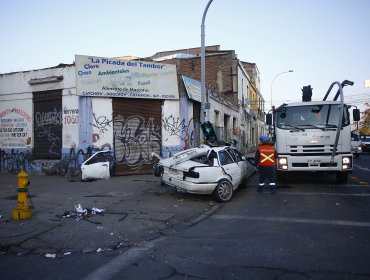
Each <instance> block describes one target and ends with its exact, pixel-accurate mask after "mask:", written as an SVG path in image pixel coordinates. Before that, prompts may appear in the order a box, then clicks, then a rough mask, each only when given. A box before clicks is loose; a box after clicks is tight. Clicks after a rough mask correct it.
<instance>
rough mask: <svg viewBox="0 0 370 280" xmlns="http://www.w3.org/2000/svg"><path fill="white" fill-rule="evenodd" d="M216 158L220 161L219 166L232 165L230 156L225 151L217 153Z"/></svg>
mask: <svg viewBox="0 0 370 280" xmlns="http://www.w3.org/2000/svg"><path fill="white" fill-rule="evenodd" d="M218 157H219V159H220V164H221V165H228V164H231V163H234V161H233V159H232V158H231V156H230V154H229V153H228V152H226V151H219V152H218Z"/></svg>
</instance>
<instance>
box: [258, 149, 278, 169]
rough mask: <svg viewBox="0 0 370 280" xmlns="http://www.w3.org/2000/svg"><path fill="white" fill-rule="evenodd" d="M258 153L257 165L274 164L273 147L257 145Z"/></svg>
mask: <svg viewBox="0 0 370 280" xmlns="http://www.w3.org/2000/svg"><path fill="white" fill-rule="evenodd" d="M258 152H259V154H260V160H259V162H258V165H259V166H275V148H274V147H273V146H270V145H261V146H259V147H258Z"/></svg>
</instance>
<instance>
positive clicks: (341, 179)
mask: <svg viewBox="0 0 370 280" xmlns="http://www.w3.org/2000/svg"><path fill="white" fill-rule="evenodd" d="M335 175H336V177H337V182H338V183H339V184H345V183H347V181H348V173H346V172H337V173H336V174H335Z"/></svg>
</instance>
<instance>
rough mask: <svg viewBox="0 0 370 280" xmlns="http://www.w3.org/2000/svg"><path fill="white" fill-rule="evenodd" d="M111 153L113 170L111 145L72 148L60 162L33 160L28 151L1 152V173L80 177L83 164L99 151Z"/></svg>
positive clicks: (111, 162) (110, 159)
mask: <svg viewBox="0 0 370 280" xmlns="http://www.w3.org/2000/svg"><path fill="white" fill-rule="evenodd" d="M103 150H104V151H107V150H108V151H110V154H109V161H110V165H109V166H110V168H111V169H113V166H114V161H113V152H112V147H111V146H110V145H109V144H106V145H103V146H102V147H99V148H97V147H93V146H89V147H87V148H86V149H77V148H75V147H73V148H70V149H69V152H67V153H65V154H63V156H62V158H61V160H60V161H48V160H37V161H33V160H32V153H31V151H30V150H28V149H18V150H16V149H11V150H4V149H1V150H0V171H6V172H14V173H18V172H19V171H21V170H24V171H26V172H27V173H29V174H47V175H53V174H59V175H64V176H78V175H79V174H80V167H81V165H82V163H83V162H84V161H85V160H86V159H88V158H89V157H90V156H92V155H93V154H94V153H96V152H98V151H103Z"/></svg>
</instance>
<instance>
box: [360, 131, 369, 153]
mask: <svg viewBox="0 0 370 280" xmlns="http://www.w3.org/2000/svg"><path fill="white" fill-rule="evenodd" d="M361 141H362V150H363V151H364V152H370V135H362V136H361Z"/></svg>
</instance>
